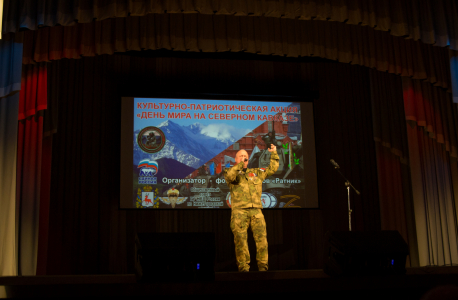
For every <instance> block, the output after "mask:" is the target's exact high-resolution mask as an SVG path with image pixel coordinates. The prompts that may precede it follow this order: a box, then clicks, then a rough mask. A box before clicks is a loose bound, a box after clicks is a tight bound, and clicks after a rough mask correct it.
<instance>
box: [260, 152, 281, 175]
mask: <svg viewBox="0 0 458 300" xmlns="http://www.w3.org/2000/svg"><path fill="white" fill-rule="evenodd" d="M279 160H280V157H279V156H278V153H277V151H273V152H270V165H269V167H268V168H267V169H266V172H265V173H266V176H265V177H264V178H263V179H265V178H267V177H269V176H272V175H273V174H274V173H275V172H277V169H278V166H279Z"/></svg>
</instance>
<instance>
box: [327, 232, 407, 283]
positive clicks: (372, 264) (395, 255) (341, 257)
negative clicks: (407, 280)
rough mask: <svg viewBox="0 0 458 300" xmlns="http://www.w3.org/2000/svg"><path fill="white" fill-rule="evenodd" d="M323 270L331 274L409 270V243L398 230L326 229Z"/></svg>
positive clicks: (373, 273) (345, 274)
mask: <svg viewBox="0 0 458 300" xmlns="http://www.w3.org/2000/svg"><path fill="white" fill-rule="evenodd" d="M325 240H326V244H327V245H326V247H325V249H327V251H328V253H327V254H328V257H327V260H326V263H325V268H324V271H325V272H326V273H327V274H329V275H331V276H348V275H350V276H357V275H392V274H405V273H406V267H405V265H406V259H407V255H408V254H409V247H408V246H407V243H406V242H405V241H404V239H403V238H402V236H401V235H400V234H399V232H398V231H395V230H384V231H377V232H358V231H342V232H337V231H334V232H327V233H326V236H325Z"/></svg>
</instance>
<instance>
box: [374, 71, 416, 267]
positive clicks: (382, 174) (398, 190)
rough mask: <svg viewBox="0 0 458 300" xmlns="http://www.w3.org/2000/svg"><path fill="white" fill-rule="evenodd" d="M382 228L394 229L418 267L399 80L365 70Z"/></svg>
mask: <svg viewBox="0 0 458 300" xmlns="http://www.w3.org/2000/svg"><path fill="white" fill-rule="evenodd" d="M369 74H370V79H371V100H372V101H371V102H372V120H373V131H374V141H375V147H376V159H377V174H378V187H379V198H380V219H381V227H382V230H397V231H399V233H400V234H401V236H402V237H403V238H404V239H405V241H406V242H407V243H408V245H409V250H410V251H409V252H410V254H409V257H408V262H407V265H408V266H419V260H418V246H417V238H416V230H415V216H414V215H413V214H412V213H411V210H412V197H411V194H412V192H411V186H410V176H409V166H408V146H407V132H406V130H407V129H406V124H405V114H404V104H403V103H404V102H403V90H402V81H401V78H400V77H399V76H395V75H392V74H386V73H382V72H378V71H375V70H371V71H369Z"/></svg>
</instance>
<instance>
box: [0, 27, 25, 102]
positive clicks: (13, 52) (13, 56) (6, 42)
mask: <svg viewBox="0 0 458 300" xmlns="http://www.w3.org/2000/svg"><path fill="white" fill-rule="evenodd" d="M22 38H23V34H22V33H20V34H6V35H4V36H3V38H2V39H1V40H0V66H1V68H0V98H3V97H6V96H8V95H10V94H11V93H15V92H17V91H19V90H20V89H21V67H20V65H19V66H18V61H21V60H22V54H23V48H22Z"/></svg>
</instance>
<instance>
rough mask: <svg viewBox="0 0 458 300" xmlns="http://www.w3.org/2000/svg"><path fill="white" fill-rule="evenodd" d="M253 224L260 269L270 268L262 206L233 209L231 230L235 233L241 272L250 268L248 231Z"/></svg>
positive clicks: (236, 250)
mask: <svg viewBox="0 0 458 300" xmlns="http://www.w3.org/2000/svg"><path fill="white" fill-rule="evenodd" d="M250 226H251V231H252V232H253V237H254V241H255V243H256V260H257V262H258V268H259V270H260V271H267V269H268V263H267V262H268V258H269V256H268V253H267V232H266V221H265V219H264V215H263V214H262V210H261V209H260V208H241V209H233V210H232V215H231V230H232V233H233V234H234V243H235V257H236V260H237V266H238V268H239V271H240V272H248V271H249V269H250V252H249V251H248V242H247V231H248V227H250Z"/></svg>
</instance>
